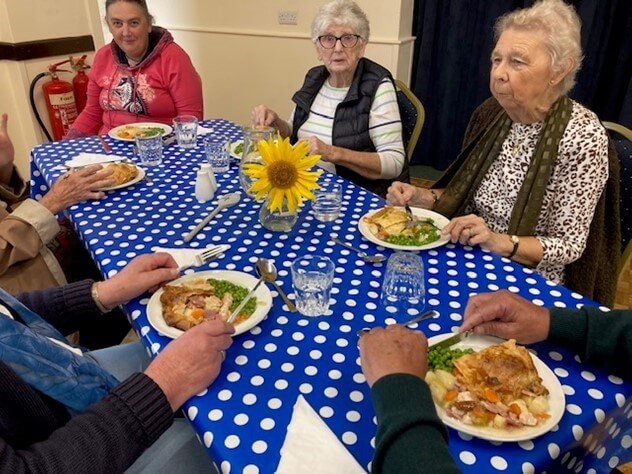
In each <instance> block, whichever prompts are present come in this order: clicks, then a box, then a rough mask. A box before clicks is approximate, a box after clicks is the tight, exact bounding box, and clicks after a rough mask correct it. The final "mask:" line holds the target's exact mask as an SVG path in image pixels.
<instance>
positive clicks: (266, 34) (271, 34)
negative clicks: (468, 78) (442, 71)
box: [162, 25, 415, 45]
mask: <svg viewBox="0 0 632 474" xmlns="http://www.w3.org/2000/svg"><path fill="white" fill-rule="evenodd" d="M162 26H163V28H166V29H167V30H169V31H183V32H188V33H211V34H217V35H230V36H249V37H252V36H255V37H263V38H282V39H302V40H309V41H311V40H312V37H311V36H310V35H308V34H305V33H289V32H288V33H279V32H275V31H262V30H237V29H234V28H198V27H192V26H176V25H170V26H166V25H162ZM413 41H415V37H414V36H407V37H404V38H396V39H389V38H375V37H371V39H370V40H369V44H387V45H400V44H407V43H411V42H413Z"/></svg>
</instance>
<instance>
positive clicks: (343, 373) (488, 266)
mask: <svg viewBox="0 0 632 474" xmlns="http://www.w3.org/2000/svg"><path fill="white" fill-rule="evenodd" d="M204 125H205V126H211V127H213V129H214V133H215V134H216V135H221V136H224V137H226V138H229V139H231V140H232V139H237V138H240V136H241V131H240V129H239V128H238V127H237V126H235V125H234V124H232V123H230V122H227V121H225V120H210V121H207V122H205V123H204ZM106 140H107V141H108V143H109V144H110V145H111V146H112V149H113V152H114V153H116V154H123V155H126V156H128V157H129V158H131V159H132V160H135V161H138V158H137V157H136V156H135V155H134V153H133V150H132V144H131V143H127V142H122V141H113V140H111V139H109V138H106ZM82 151H83V152H100V151H101V149H100V145H99V142H98V141H97V140H96V138H85V139H79V140H73V141H66V142H58V143H52V144H46V145H41V146H38V147H37V148H35V149H34V150H33V152H32V193H33V196H35V197H38V196H39V195H41V194H42V193H44V192H45V191H46V189H47V186H48V183H52V182H53V181H54V180H55V179H56V178H57V177H58V176H59V174H60V173H61V172H60V171H54V170H53V168H54V167H55V166H56V165H59V164H60V163H63V162H64V161H66V160H68V159H70V158H72V157H74V156H76V155H77V154H79V153H80V152H82ZM164 155H165V156H164V163H163V164H162V165H161V166H159V167H155V168H151V169H148V170H147V173H148V175H149V177H150V178H151V180H152V183H151V184H148V183H146V182H144V181H141V182H139V183H136V184H134V185H133V186H130V187H127V188H123V189H119V190H116V191H110V192H108V194H107V197H106V198H105V199H103V200H100V201H94V202H86V203H83V204H79V205H76V206H73V207H71V208H70V209H69V210H68V214H69V216H70V218H71V220H72V222H73V224H74V226H75V228H76V230H77V232H78V233H79V235H80V237H81V239H82V240H83V242H85V244H86V246H87V248H88V250H89V251H90V253H91V255H92V256H93V257H94V259H95V261H96V262H97V263H98V265H99V267H100V269H101V271H102V273H103V274H104V275H106V276H112V275H114V274H116V273H117V272H118V271H119V270H120V269H121V268H123V267H124V266H125V265H126V264H127V263H128V262H129V261H130V260H131V259H132V258H134V257H135V256H136V255H139V254H143V253H149V252H151V249H152V247H156V246H161V247H182V248H184V247H194V248H195V247H200V248H203V247H205V246H207V245H209V244H219V243H227V244H230V245H231V248H230V250H229V251H227V252H226V254H225V256H224V257H222V258H220V259H217V260H214V261H212V262H210V263H208V264H207V265H205V266H203V267H198V268H197V269H196V270H198V271H203V270H209V269H227V270H238V271H242V272H246V273H249V274H251V275H256V271H255V266H254V263H255V261H256V259H257V258H258V257H266V258H270V259H273V260H274V261H275V263H276V266H277V268H278V270H279V277H278V280H277V281H278V283H279V284H280V285H281V286H282V287H283V289H285V290H286V292H287V293H290V294H292V288H291V276H290V272H289V265H290V262H291V261H292V260H293V259H294V258H296V257H297V256H300V255H303V254H321V255H327V256H329V257H330V258H332V259H333V260H334V262H335V264H336V270H335V278H334V288H333V292H332V301H331V302H332V305H331V307H330V310H329V312H328V314H327V315H325V316H321V317H317V318H309V317H304V316H301V315H299V314H298V313H289V312H288V311H287V310H286V307H285V306H284V304H283V300H282V299H281V298H280V297H279V295H278V294H277V293H276V291H274V290H273V289H272V288H271V290H272V294H273V307H272V309H271V311H270V313H269V314H268V315H267V317H266V318H265V319H264V320H263V321H262V322H261V323H260V324H259V325H258V326H257V327H255V328H253V329H251V330H250V331H248V332H246V333H244V334H241V335H239V336H236V337H235V339H234V343H233V346H232V347H231V348H230V349H229V350H228V354H227V358H226V361H225V362H224V364H223V367H222V371H221V373H220V375H219V377H218V378H217V380H216V381H215V382H214V383H213V384H212V385H211V387H209V388H208V389H207V390H205V391H204V392H203V393H200V394H199V395H198V396H196V397H194V398H192V399H191V400H189V402H188V403H187V404H186V405H185V412H186V414H187V417H188V418H189V420H190V421H191V423H192V424H193V426H194V428H195V430H196V431H197V433H198V435H199V438H200V442H201V443H203V445H204V446H205V447H206V448H207V449H208V451H209V454H210V455H211V457H212V458H213V459H214V460H215V461H216V462H217V464H218V466H219V468H220V470H221V472H224V473H229V472H230V473H249V474H252V473H271V472H274V471H275V469H276V467H277V465H278V462H279V456H280V454H279V452H280V448H281V445H282V444H283V441H284V439H285V434H286V428H287V425H288V423H289V421H290V418H291V414H292V407H293V405H294V403H295V402H296V399H297V396H298V395H299V394H303V396H304V397H305V399H306V400H307V401H308V402H309V403H310V405H311V406H312V407H313V408H314V409H315V410H316V412H317V413H318V414H319V415H320V416H321V417H322V418H323V420H324V421H325V423H326V424H327V425H328V426H329V427H330V428H331V429H332V431H333V432H334V433H335V434H336V436H337V437H338V439H340V440H341V442H342V443H343V444H344V445H345V446H346V448H347V449H348V450H349V451H350V453H351V454H352V455H353V456H354V457H355V458H356V459H357V460H358V462H359V463H360V464H361V465H362V466H364V467H365V468H366V469H367V470H369V469H370V462H371V458H372V456H373V451H374V446H375V431H376V424H375V414H374V412H373V408H372V405H371V400H370V393H369V389H368V386H367V384H366V382H365V378H364V376H363V375H362V371H361V369H360V362H359V354H358V350H357V345H356V343H357V336H356V331H357V330H358V329H360V328H363V327H372V326H382V325H385V324H390V323H393V322H396V321H395V319H394V318H393V315H392V314H390V313H387V312H386V311H385V310H384V309H383V308H382V306H381V304H380V301H379V295H380V287H381V283H382V279H383V275H384V270H385V267H386V264H385V263H381V264H376V265H374V264H369V263H365V262H363V261H362V260H361V259H359V258H358V257H357V255H356V254H355V253H352V252H350V251H348V250H346V249H345V248H343V247H342V246H340V245H337V244H335V243H334V242H332V241H331V240H329V238H328V236H329V234H330V233H336V234H337V235H338V237H339V238H341V239H343V240H345V241H347V242H349V243H351V244H353V245H355V246H356V247H359V248H360V249H362V250H365V251H367V252H371V253H373V252H381V253H384V254H385V255H390V254H391V250H389V249H384V248H381V247H376V246H375V245H374V244H372V243H370V242H368V241H367V240H365V239H364V238H363V237H362V236H361V234H360V232H359V231H358V222H359V221H360V219H361V217H362V216H363V215H364V214H365V213H366V212H369V211H370V210H374V209H379V208H380V207H382V206H383V205H384V201H383V200H382V199H381V198H379V197H377V196H375V195H373V194H371V193H370V192H367V191H365V190H363V189H362V188H360V187H357V186H355V185H353V184H351V183H349V182H347V181H345V180H343V179H341V178H337V177H336V176H334V175H330V174H326V175H325V176H324V179H328V180H338V181H339V182H340V183H342V184H343V190H344V200H343V201H344V203H343V208H342V213H341V216H340V217H339V218H338V219H336V220H335V221H334V222H331V223H328V224H324V223H321V222H319V221H317V220H315V219H314V218H313V216H312V215H311V211H310V205H309V204H307V205H305V206H304V207H303V208H302V209H301V211H300V217H299V220H298V222H297V224H296V225H295V227H294V228H293V230H292V231H291V232H289V233H274V232H270V231H267V230H265V229H264V228H262V227H261V225H260V224H259V222H258V213H259V209H260V203H256V202H253V201H251V200H250V199H248V198H247V197H246V196H245V195H244V196H243V197H242V200H241V201H240V203H239V204H237V205H236V206H235V207H233V208H231V209H230V210H228V211H224V212H223V213H220V214H219V215H218V216H217V217H216V218H215V219H213V220H212V221H211V222H210V224H209V225H208V226H206V227H205V228H204V229H203V230H202V232H200V233H199V234H198V235H197V236H196V237H195V238H194V239H193V241H192V242H191V243H190V244H189V245H187V244H185V243H184V241H183V237H184V235H185V234H186V233H187V232H188V231H190V230H191V229H192V228H193V227H194V226H195V225H196V224H197V223H199V222H200V221H201V220H202V219H203V217H204V216H205V215H206V214H207V213H208V211H209V209H211V208H212V207H213V206H214V205H215V203H216V200H214V201H213V202H211V203H205V204H200V203H198V202H197V201H196V200H195V197H194V183H195V177H196V169H197V168H198V166H199V165H200V164H201V163H203V162H204V161H205V158H204V151H203V146H202V143H201V139H199V141H198V146H197V147H196V148H193V149H188V150H183V149H180V148H178V147H177V145H175V144H174V145H170V146H168V147H166V148H165V150H164ZM217 181H218V184H219V189H218V195H221V194H225V193H229V192H233V191H237V190H239V189H240V186H239V179H238V176H237V166H236V164H234V163H233V164H232V165H231V169H230V170H229V171H228V172H227V173H225V174H223V175H219V176H217ZM216 198H217V195H216ZM420 254H421V255H422V257H423V261H424V264H425V270H426V290H427V297H426V309H435V310H437V311H438V312H439V314H440V317H438V318H436V319H434V320H431V321H429V322H428V321H426V322H422V323H420V329H422V330H423V331H424V332H425V333H426V335H427V336H428V337H431V336H434V335H437V334H442V333H446V332H450V331H452V330H453V329H455V328H456V327H458V326H459V325H460V323H461V314H462V312H463V310H464V308H465V305H466V302H467V299H468V297H469V296H470V295H471V294H473V293H478V292H487V291H494V290H498V289H502V288H506V289H509V290H510V291H512V292H515V293H517V294H520V295H522V296H524V297H526V298H528V299H530V300H532V301H534V302H536V303H538V304H542V305H546V306H560V307H578V306H581V305H583V304H594V302H592V301H590V300H587V299H585V298H583V297H582V296H581V295H578V294H575V293H572V292H570V291H569V290H567V289H566V288H564V287H561V286H558V285H555V284H553V283H551V282H548V281H546V280H544V279H543V278H541V277H540V276H539V275H537V274H535V273H534V272H532V271H531V270H529V269H526V268H523V267H522V266H520V265H517V264H514V263H513V262H510V261H509V260H507V259H504V258H500V257H498V256H496V255H493V254H491V253H488V252H485V251H482V250H481V249H479V248H478V247H476V248H471V247H464V246H461V245H452V244H448V245H445V246H443V247H439V248H436V249H433V250H430V251H425V252H421V253H420ZM193 271H194V270H193V269H188V270H186V271H185V273H191V272H193ZM149 297H150V295H149V294H148V295H144V296H143V297H141V298H138V299H136V300H134V301H132V302H130V303H129V304H128V305H126V308H125V309H126V310H127V311H128V314H129V315H130V317H131V319H132V321H133V324H134V326H135V328H136V329H137V330H138V332H139V334H140V335H141V338H142V341H143V342H144V343H145V344H146V346H147V347H148V349H149V350H150V351H151V353H153V354H156V353H157V352H159V351H160V350H161V349H162V348H164V347H165V346H166V344H168V343H169V341H170V339H169V338H167V337H165V336H163V335H161V334H159V333H158V332H157V331H156V330H154V329H153V328H152V327H151V326H150V325H149V323H148V320H147V316H146V312H145V310H146V306H147V302H148V300H149ZM532 349H533V351H534V352H535V353H537V354H538V356H539V357H540V358H541V359H542V360H543V361H544V362H545V363H546V364H547V365H548V366H549V367H550V368H551V369H552V370H553V371H554V372H555V374H556V375H557V377H558V378H559V380H560V382H561V384H562V387H563V390H564V393H565V395H566V403H567V405H566V411H565V413H564V416H563V418H562V420H561V421H560V423H559V425H558V426H556V427H555V428H554V429H553V430H552V431H550V432H549V433H547V434H545V435H542V436H540V437H538V438H536V439H533V440H530V441H524V442H519V443H509V442H506V443H499V442H489V441H485V440H481V439H477V438H472V437H471V436H469V435H464V434H461V433H459V432H457V431H455V430H452V429H450V430H449V434H450V450H451V452H452V454H453V456H454V458H455V459H456V462H457V463H458V465H459V467H460V469H461V470H462V471H463V472H466V473H467V472H475V473H481V472H485V473H490V472H492V473H493V472H518V473H535V472H543V471H548V472H577V473H579V472H585V473H600V472H608V471H609V470H610V468H612V467H614V466H616V465H618V464H620V463H621V462H622V461H624V460H626V459H629V458H630V457H632V456H631V455H630V451H632V450H630V449H629V448H630V446H631V445H632V400H631V397H630V394H632V385H631V384H630V383H628V382H625V381H623V380H621V379H619V378H617V377H614V376H610V375H608V374H607V373H605V372H603V371H601V370H599V369H596V368H594V367H590V366H587V365H585V364H583V363H581V362H580V360H579V358H578V356H577V355H575V354H573V353H571V352H569V351H567V350H565V349H563V348H559V347H554V346H551V345H548V344H545V343H541V344H536V345H534V346H532ZM315 442H317V440H315ZM314 469H315V470H314V472H317V467H316V466H315V467H314Z"/></svg>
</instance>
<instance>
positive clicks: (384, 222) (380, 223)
mask: <svg viewBox="0 0 632 474" xmlns="http://www.w3.org/2000/svg"><path fill="white" fill-rule="evenodd" d="M363 219H364V222H365V223H366V224H367V226H368V228H369V231H370V232H371V234H373V235H374V236H375V237H377V238H378V239H379V240H383V241H384V242H388V243H391V244H396V245H407V246H415V247H420V246H423V245H427V244H430V243H432V242H435V241H437V240H439V238H440V237H441V231H440V229H439V228H437V227H436V226H435V225H434V222H433V220H432V219H430V218H427V219H418V218H415V217H413V218H411V217H410V216H409V215H408V214H406V212H405V211H404V210H403V209H402V208H398V207H391V206H387V207H385V208H383V209H380V210H379V211H376V212H374V213H373V214H371V215H369V216H366V217H364V218H363Z"/></svg>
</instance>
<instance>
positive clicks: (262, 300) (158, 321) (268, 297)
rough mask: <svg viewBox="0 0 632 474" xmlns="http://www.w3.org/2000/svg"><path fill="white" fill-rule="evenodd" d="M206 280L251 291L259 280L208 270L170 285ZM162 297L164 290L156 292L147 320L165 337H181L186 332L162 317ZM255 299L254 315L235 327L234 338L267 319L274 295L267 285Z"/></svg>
mask: <svg viewBox="0 0 632 474" xmlns="http://www.w3.org/2000/svg"><path fill="white" fill-rule="evenodd" d="M205 278H215V279H216V280H226V281H228V282H230V283H234V284H235V285H240V286H243V287H244V288H247V289H248V290H250V289H251V288H253V287H254V286H255V285H256V284H257V281H259V280H258V279H257V278H255V277H253V276H252V275H249V274H248V273H244V272H237V271H232V270H208V271H204V272H197V273H191V274H189V275H186V276H183V277H181V278H178V279H177V280H173V281H172V282H170V283H169V284H171V285H177V284H181V283H185V282H187V281H191V280H199V279H205ZM160 295H162V289H160V290H158V291H156V292H155V293H154V294H153V295H152V297H151V298H150V300H149V303H147V319H148V320H149V324H151V325H152V326H153V328H154V329H155V330H156V331H158V332H160V333H161V334H164V335H165V336H168V337H171V338H173V339H175V338H177V337H179V336H180V335H181V334H183V333H184V331H182V330H180V329H178V328H174V327H173V326H169V325H168V324H167V323H166V322H165V319H164V318H163V316H162V303H160ZM255 297H256V298H257V306H256V308H255V311H254V313H252V314H251V315H250V317H249V318H248V319H246V320H245V321H242V322H241V323H239V324H237V325H235V333H234V334H233V336H236V335H238V334H241V333H243V332H246V331H248V330H249V329H252V328H253V327H255V326H256V325H257V324H259V323H260V322H261V321H262V320H263V318H265V317H266V315H267V314H268V312H269V311H270V308H272V293H270V290H269V289H268V287H267V286H266V285H260V286H259V288H257V291H255Z"/></svg>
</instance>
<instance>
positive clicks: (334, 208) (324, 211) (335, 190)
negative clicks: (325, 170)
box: [312, 181, 342, 222]
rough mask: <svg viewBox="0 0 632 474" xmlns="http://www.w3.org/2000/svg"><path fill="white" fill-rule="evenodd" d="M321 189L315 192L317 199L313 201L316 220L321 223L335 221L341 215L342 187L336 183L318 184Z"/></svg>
mask: <svg viewBox="0 0 632 474" xmlns="http://www.w3.org/2000/svg"><path fill="white" fill-rule="evenodd" d="M318 184H319V185H320V188H319V189H315V190H314V196H315V197H316V199H314V201H312V212H313V213H314V218H316V219H317V220H319V221H321V222H331V221H335V220H336V219H337V218H338V216H339V215H340V208H341V207H342V185H341V184H340V183H337V182H335V181H325V182H321V183H318Z"/></svg>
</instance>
